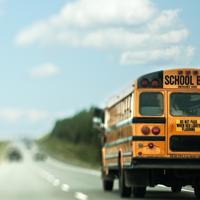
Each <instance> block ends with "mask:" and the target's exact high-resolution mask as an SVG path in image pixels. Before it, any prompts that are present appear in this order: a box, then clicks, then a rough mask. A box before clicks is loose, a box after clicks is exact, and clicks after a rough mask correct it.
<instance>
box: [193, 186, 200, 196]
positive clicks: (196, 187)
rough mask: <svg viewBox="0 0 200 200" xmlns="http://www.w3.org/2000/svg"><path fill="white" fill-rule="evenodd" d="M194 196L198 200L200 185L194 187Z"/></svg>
mask: <svg viewBox="0 0 200 200" xmlns="http://www.w3.org/2000/svg"><path fill="white" fill-rule="evenodd" d="M194 194H195V196H196V198H197V199H200V185H199V184H196V185H195V186H194Z"/></svg>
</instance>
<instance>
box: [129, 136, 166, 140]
mask: <svg viewBox="0 0 200 200" xmlns="http://www.w3.org/2000/svg"><path fill="white" fill-rule="evenodd" d="M132 141H165V136H132Z"/></svg>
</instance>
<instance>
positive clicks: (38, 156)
mask: <svg viewBox="0 0 200 200" xmlns="http://www.w3.org/2000/svg"><path fill="white" fill-rule="evenodd" d="M33 159H34V160H35V161H45V160H46V159H47V155H46V154H45V153H43V152H36V153H35V154H34V155H33Z"/></svg>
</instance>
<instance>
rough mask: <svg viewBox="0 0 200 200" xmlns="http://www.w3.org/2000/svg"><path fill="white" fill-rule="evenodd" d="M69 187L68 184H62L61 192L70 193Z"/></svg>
mask: <svg viewBox="0 0 200 200" xmlns="http://www.w3.org/2000/svg"><path fill="white" fill-rule="evenodd" d="M69 188H70V187H69V185H67V184H62V185H61V190H62V191H63V192H68V191H69Z"/></svg>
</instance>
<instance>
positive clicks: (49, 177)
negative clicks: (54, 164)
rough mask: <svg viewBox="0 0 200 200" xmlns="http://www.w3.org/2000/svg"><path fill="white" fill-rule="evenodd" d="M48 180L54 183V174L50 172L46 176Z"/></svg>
mask: <svg viewBox="0 0 200 200" xmlns="http://www.w3.org/2000/svg"><path fill="white" fill-rule="evenodd" d="M46 179H47V181H49V182H50V183H53V182H54V180H55V178H54V176H53V175H52V174H48V175H47V177H46Z"/></svg>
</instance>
